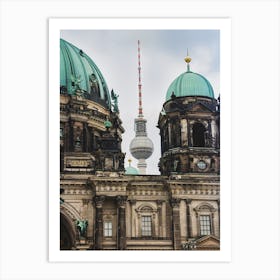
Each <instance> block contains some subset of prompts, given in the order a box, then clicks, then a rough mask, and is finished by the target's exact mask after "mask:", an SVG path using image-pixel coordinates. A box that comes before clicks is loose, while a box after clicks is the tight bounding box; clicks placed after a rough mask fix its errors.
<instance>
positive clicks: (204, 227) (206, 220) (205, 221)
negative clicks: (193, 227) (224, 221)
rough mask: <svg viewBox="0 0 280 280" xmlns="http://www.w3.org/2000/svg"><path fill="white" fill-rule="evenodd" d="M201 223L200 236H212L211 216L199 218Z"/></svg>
mask: <svg viewBox="0 0 280 280" xmlns="http://www.w3.org/2000/svg"><path fill="white" fill-rule="evenodd" d="M199 222H200V235H210V234H211V223H210V216H209V215H201V216H199Z"/></svg>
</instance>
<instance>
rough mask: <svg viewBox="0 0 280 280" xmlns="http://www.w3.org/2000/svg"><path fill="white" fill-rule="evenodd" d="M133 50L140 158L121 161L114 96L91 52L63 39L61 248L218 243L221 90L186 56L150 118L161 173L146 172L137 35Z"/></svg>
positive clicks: (134, 144)
mask: <svg viewBox="0 0 280 280" xmlns="http://www.w3.org/2000/svg"><path fill="white" fill-rule="evenodd" d="M138 58H139V60H138V61H139V63H138V70H139V85H138V89H139V114H138V117H137V118H136V119H135V138H134V139H132V141H131V143H130V152H131V154H132V155H133V157H135V158H136V159H137V160H138V165H137V167H138V168H134V167H132V166H131V163H130V162H129V166H128V167H126V168H125V164H124V163H125V154H124V153H123V151H122V146H121V144H122V134H123V133H124V132H125V131H124V128H123V126H122V121H121V119H120V114H119V113H120V112H119V111H120V110H121V108H119V106H118V96H117V95H116V94H115V93H114V91H113V90H112V91H109V89H108V86H107V84H106V81H105V78H104V77H103V75H102V73H101V71H100V70H99V68H98V66H97V65H96V64H95V63H94V61H93V60H92V58H90V57H89V56H88V55H87V54H86V53H85V52H83V51H82V50H81V49H80V48H79V47H78V46H74V45H72V44H71V43H69V42H67V41H65V40H63V39H60V250H219V249H220V100H219V98H218V99H216V98H215V96H214V91H213V88H212V86H211V84H210V82H209V81H208V80H207V79H206V78H205V77H204V76H202V75H200V74H198V73H195V72H192V71H191V70H192V69H191V67H190V62H191V58H190V57H189V56H187V57H186V58H185V62H186V66H187V67H186V72H184V73H182V74H181V75H179V76H178V77H173V78H175V79H174V81H173V82H172V83H171V84H170V86H169V88H168V89H167V92H166V93H162V94H163V95H166V98H165V102H164V104H163V105H162V110H161V111H160V112H158V113H159V117H158V125H157V127H155V128H154V129H155V130H158V132H159V134H160V137H161V157H160V159H159V164H158V167H159V171H160V175H147V174H146V167H147V164H146V159H147V158H148V157H149V156H151V154H152V153H153V148H154V147H153V143H152V140H151V139H149V138H148V135H147V131H146V123H147V120H146V119H145V118H144V115H143V111H142V99H141V67H140V44H139V41H138ZM171 78H172V77H171Z"/></svg>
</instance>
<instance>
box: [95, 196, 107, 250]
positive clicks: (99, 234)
mask: <svg viewBox="0 0 280 280" xmlns="http://www.w3.org/2000/svg"><path fill="white" fill-rule="evenodd" d="M104 200H105V196H96V197H95V198H94V201H95V207H96V212H95V217H96V222H95V249H96V250H102V241H103V208H102V207H103V202H104Z"/></svg>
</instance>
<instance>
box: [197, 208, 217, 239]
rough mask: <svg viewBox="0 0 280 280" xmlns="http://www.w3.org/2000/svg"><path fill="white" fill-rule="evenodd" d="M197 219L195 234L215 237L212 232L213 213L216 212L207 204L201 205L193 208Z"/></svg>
mask: <svg viewBox="0 0 280 280" xmlns="http://www.w3.org/2000/svg"><path fill="white" fill-rule="evenodd" d="M194 211H195V212H196V217H197V227H198V228H197V232H198V235H199V236H204V235H215V231H214V221H213V219H214V212H216V211H217V209H216V208H214V207H213V206H212V205H211V204H209V203H202V204H200V205H199V206H197V207H196V208H194Z"/></svg>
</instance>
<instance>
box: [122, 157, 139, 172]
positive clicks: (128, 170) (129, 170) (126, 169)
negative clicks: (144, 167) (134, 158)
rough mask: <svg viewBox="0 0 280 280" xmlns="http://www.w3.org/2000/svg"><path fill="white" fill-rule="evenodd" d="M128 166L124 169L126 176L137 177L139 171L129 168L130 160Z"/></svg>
mask: <svg viewBox="0 0 280 280" xmlns="http://www.w3.org/2000/svg"><path fill="white" fill-rule="evenodd" d="M128 162H129V166H128V167H126V168H125V174H126V175H139V171H138V169H137V168H135V167H133V166H131V160H128Z"/></svg>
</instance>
